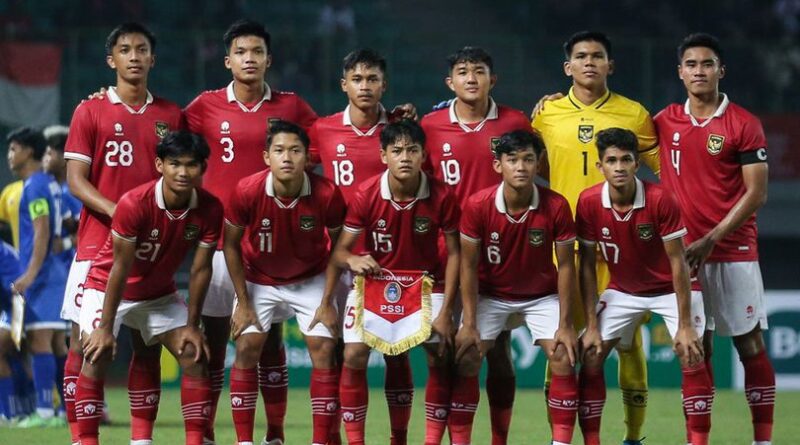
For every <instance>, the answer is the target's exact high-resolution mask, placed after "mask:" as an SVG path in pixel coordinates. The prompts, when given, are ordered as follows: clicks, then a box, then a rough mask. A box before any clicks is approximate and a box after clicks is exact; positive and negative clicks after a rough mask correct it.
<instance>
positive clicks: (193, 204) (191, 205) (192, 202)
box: [154, 176, 197, 218]
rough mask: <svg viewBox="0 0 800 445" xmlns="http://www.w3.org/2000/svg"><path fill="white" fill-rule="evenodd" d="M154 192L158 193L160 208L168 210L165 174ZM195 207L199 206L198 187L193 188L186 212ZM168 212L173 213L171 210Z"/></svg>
mask: <svg viewBox="0 0 800 445" xmlns="http://www.w3.org/2000/svg"><path fill="white" fill-rule="evenodd" d="M154 194H155V195H156V205H157V206H158V208H159V209H161V210H167V203H166V202H164V177H163V176H162V177H161V178H159V180H158V181H157V182H156V192H155V193H154ZM194 208H197V189H193V190H192V197H191V198H190V199H189V208H188V209H187V212H186V213H188V210H190V209H194ZM186 213H184V214H183V215H181V216H180V218H183V217H184V216H186ZM167 214H168V215H171V213H169V212H167Z"/></svg>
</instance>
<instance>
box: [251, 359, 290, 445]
mask: <svg viewBox="0 0 800 445" xmlns="http://www.w3.org/2000/svg"><path fill="white" fill-rule="evenodd" d="M266 352H268V351H267V350H266V349H265V353H262V354H261V360H260V362H259V363H258V386H259V387H260V388H261V397H263V398H264V411H266V413H267V441H270V440H273V439H281V440H284V441H285V437H284V435H283V421H284V418H285V417H286V399H287V397H288V394H289V370H288V369H287V368H286V349H285V348H284V347H283V346H281V349H280V351H279V352H278V353H277V354H268V353H266Z"/></svg>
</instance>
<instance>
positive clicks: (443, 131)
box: [421, 46, 530, 444]
mask: <svg viewBox="0 0 800 445" xmlns="http://www.w3.org/2000/svg"><path fill="white" fill-rule="evenodd" d="M447 64H448V71H447V77H446V78H445V84H446V85H447V86H448V88H450V90H452V91H453V93H454V94H455V99H454V100H453V101H452V102H450V105H449V107H447V108H444V109H440V110H437V111H434V112H432V113H429V114H428V115H426V116H425V117H424V118H423V119H422V122H421V124H422V128H423V129H425V134H426V136H427V139H428V141H427V144H426V151H427V153H428V156H429V157H428V161H427V167H426V169H427V170H429V171H432V172H433V174H434V176H435V177H436V178H437V179H439V180H441V181H444V182H445V183H446V184H447V185H448V186H450V188H451V190H452V191H453V192H454V193H455V195H456V197H457V198H458V202H459V204H460V205H463V204H464V203H466V200H467V198H469V197H470V196H471V195H472V194H474V193H477V192H478V191H480V190H482V189H485V188H486V187H490V186H493V185H497V183H498V182H499V181H500V179H501V178H500V176H499V175H498V174H497V172H496V171H495V170H494V169H493V168H492V162H493V160H494V156H493V155H492V148H493V147H494V145H495V144H496V143H497V141H498V140H499V139H500V136H501V135H503V134H505V133H507V132H510V131H514V130H528V131H530V121H528V118H527V117H526V116H525V115H524V114H523V113H522V112H520V111H518V110H514V109H512V108H509V107H505V106H503V105H498V104H497V103H496V102H495V101H494V99H492V97H491V90H492V88H494V85H495V83H496V82H497V75H496V73H495V72H494V63H493V60H492V57H491V56H490V55H489V54H488V53H487V52H486V51H485V50H483V49H482V48H477V47H471V46H467V47H464V48H461V49H460V50H458V51H456V52H455V53H454V54H452V55H450V56H449V57H448V58H447ZM487 361H488V364H489V372H488V374H487V377H486V393H487V395H488V397H489V411H490V414H491V419H492V420H491V423H492V441H493V443H494V444H505V443H506V441H507V440H508V429H509V426H510V424H511V410H512V407H513V404H514V389H513V388H515V386H516V377H515V376H514V365H513V364H512V362H511V353H510V335H509V332H508V331H504V332H503V333H502V334H501V335H500V336H499V337H498V338H497V341H496V342H495V347H494V348H492V349H491V350H490V351H488V360H487ZM440 377H441V379H442V380H441V384H440V383H439V382H440V380H437V379H434V380H433V381H432V382H431V381H429V382H428V387H429V388H431V387H437V390H436V391H435V392H431V393H429V394H428V395H427V396H426V397H428V396H431V397H434V396H435V397H436V398H434V399H430V403H431V404H434V405H444V406H446V407H449V405H450V385H451V382H450V380H449V378H450V377H449V376H440ZM438 385H441V386H438ZM426 400H428V399H427V398H426ZM448 409H449V408H448ZM427 412H428V413H432V412H434V410H433V409H429V410H427ZM427 422H429V423H437V422H438V423H441V422H446V418H445V419H439V418H436V417H435V416H427Z"/></svg>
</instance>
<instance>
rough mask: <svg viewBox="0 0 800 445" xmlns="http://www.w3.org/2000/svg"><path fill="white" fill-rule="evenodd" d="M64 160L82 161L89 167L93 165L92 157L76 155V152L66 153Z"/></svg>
mask: <svg viewBox="0 0 800 445" xmlns="http://www.w3.org/2000/svg"><path fill="white" fill-rule="evenodd" d="M64 159H71V160H73V161H81V162H85V163H87V164H89V165H92V157H91V156H86V155H84V154H80V153H75V152H74V151H67V152H64Z"/></svg>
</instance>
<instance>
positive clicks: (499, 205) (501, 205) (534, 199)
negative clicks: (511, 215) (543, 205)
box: [494, 182, 539, 215]
mask: <svg viewBox="0 0 800 445" xmlns="http://www.w3.org/2000/svg"><path fill="white" fill-rule="evenodd" d="M504 189H505V182H501V183H500V185H499V186H498V187H497V192H496V193H495V194H494V207H495V208H496V209H497V211H498V212H500V213H505V214H506V215H507V214H508V207H506V199H505V197H504V196H503V190H504ZM538 208H539V187H537V186H536V184H533V194H532V195H531V204H530V206H529V207H528V209H530V210H536V209H538Z"/></svg>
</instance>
